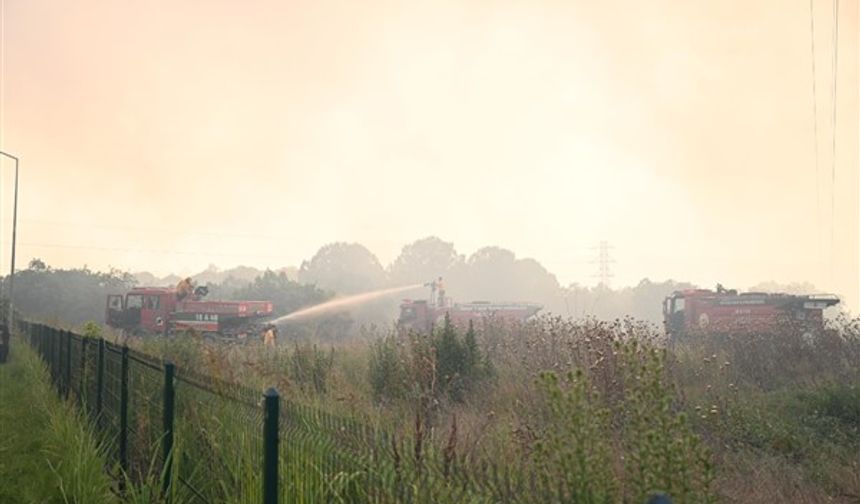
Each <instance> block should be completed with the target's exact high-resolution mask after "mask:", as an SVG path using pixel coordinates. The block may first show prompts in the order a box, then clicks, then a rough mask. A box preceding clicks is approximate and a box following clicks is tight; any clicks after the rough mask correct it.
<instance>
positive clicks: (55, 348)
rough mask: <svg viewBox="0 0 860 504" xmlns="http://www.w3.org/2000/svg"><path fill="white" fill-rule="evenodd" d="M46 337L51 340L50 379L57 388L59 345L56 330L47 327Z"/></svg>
mask: <svg viewBox="0 0 860 504" xmlns="http://www.w3.org/2000/svg"><path fill="white" fill-rule="evenodd" d="M48 335H49V336H48V337H49V338H50V340H51V377H52V378H53V379H54V386H55V387H58V388H59V386H60V372H59V369H58V365H57V364H58V363H59V362H60V345H59V344H58V342H57V330H56V329H55V328H53V327H49V328H48Z"/></svg>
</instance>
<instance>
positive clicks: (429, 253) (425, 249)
mask: <svg viewBox="0 0 860 504" xmlns="http://www.w3.org/2000/svg"><path fill="white" fill-rule="evenodd" d="M464 262H465V261H464V257H463V256H462V255H459V254H457V251H456V250H455V249H454V244H453V243H449V242H446V241H442V240H440V239H439V238H437V237H435V236H430V237H427V238H422V239H421V240H417V241H415V242H413V243H411V244H409V245H406V246H405V247H403V250H402V251H401V252H400V255H399V256H398V257H397V259H395V260H394V262H393V263H391V265H390V266H389V267H388V273H389V277H390V279H391V282H392V283H393V284H397V285H405V284H411V283H424V282H428V281H431V280H434V279H436V278H437V277H439V276H442V277H446V278H447V277H448V275H449V274H450V273H452V272H454V271H455V270H457V269H458V268H461V267H462V265H463V263H464ZM455 274H456V273H455Z"/></svg>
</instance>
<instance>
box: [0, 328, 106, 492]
mask: <svg viewBox="0 0 860 504" xmlns="http://www.w3.org/2000/svg"><path fill="white" fill-rule="evenodd" d="M12 343H13V345H12V347H11V354H10V356H9V360H8V362H7V363H6V364H3V365H0V502H3V503H9V504H14V503H22V504H25V503H26V504H30V503H34V502H39V503H80V504H84V503H87V504H89V503H93V504H100V503H111V502H119V499H117V498H116V497H115V494H114V493H113V491H112V484H113V482H112V481H111V480H110V478H109V477H108V476H107V473H106V472H105V469H106V467H108V466H107V465H106V461H107V458H106V456H105V454H104V452H103V450H102V449H101V447H100V445H99V444H98V442H97V441H96V438H95V437H94V435H93V434H94V433H93V432H92V428H91V427H90V425H89V424H88V423H87V422H86V421H85V420H84V419H83V418H82V417H81V416H80V414H79V413H78V411H77V409H76V408H75V407H74V406H73V405H71V404H70V403H68V402H65V401H63V400H61V399H59V397H58V396H57V392H56V390H55V389H54V388H53V387H52V385H51V383H50V378H49V376H48V373H47V370H46V369H45V366H44V364H43V363H42V361H41V360H40V359H39V358H38V357H37V356H36V354H35V353H34V352H33V350H31V349H30V348H29V347H28V346H27V345H26V343H24V342H23V341H21V340H19V339H13V342H12Z"/></svg>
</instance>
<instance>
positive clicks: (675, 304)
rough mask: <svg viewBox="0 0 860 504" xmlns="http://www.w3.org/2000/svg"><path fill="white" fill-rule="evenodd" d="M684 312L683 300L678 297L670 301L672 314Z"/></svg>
mask: <svg viewBox="0 0 860 504" xmlns="http://www.w3.org/2000/svg"><path fill="white" fill-rule="evenodd" d="M680 311H684V298H682V297H679V298H675V299H673V300H672V313H678V312H680Z"/></svg>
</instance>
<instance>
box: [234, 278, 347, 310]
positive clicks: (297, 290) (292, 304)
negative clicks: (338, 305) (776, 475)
mask: <svg viewBox="0 0 860 504" xmlns="http://www.w3.org/2000/svg"><path fill="white" fill-rule="evenodd" d="M332 295H333V294H332V293H331V292H326V291H323V290H321V289H319V288H317V287H316V286H314V285H306V284H300V283H298V282H294V281H293V280H290V279H289V278H288V277H287V275H286V273H284V272H281V273H275V272H274V271H271V270H266V271H265V272H263V274H262V275H260V276H258V277H257V278H255V279H254V281H253V282H251V283H250V284H247V285H246V286H245V287H244V288H240V289H236V290H234V291H233V292H232V298H233V299H249V300H265V301H271V302H272V304H273V307H274V310H275V313H276V314H278V315H286V314H288V313H292V312H294V311H296V310H298V309H300V308H304V307H306V306H312V305H315V304H317V303H321V302H323V301H326V300H328V299H330V298H331V297H332Z"/></svg>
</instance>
